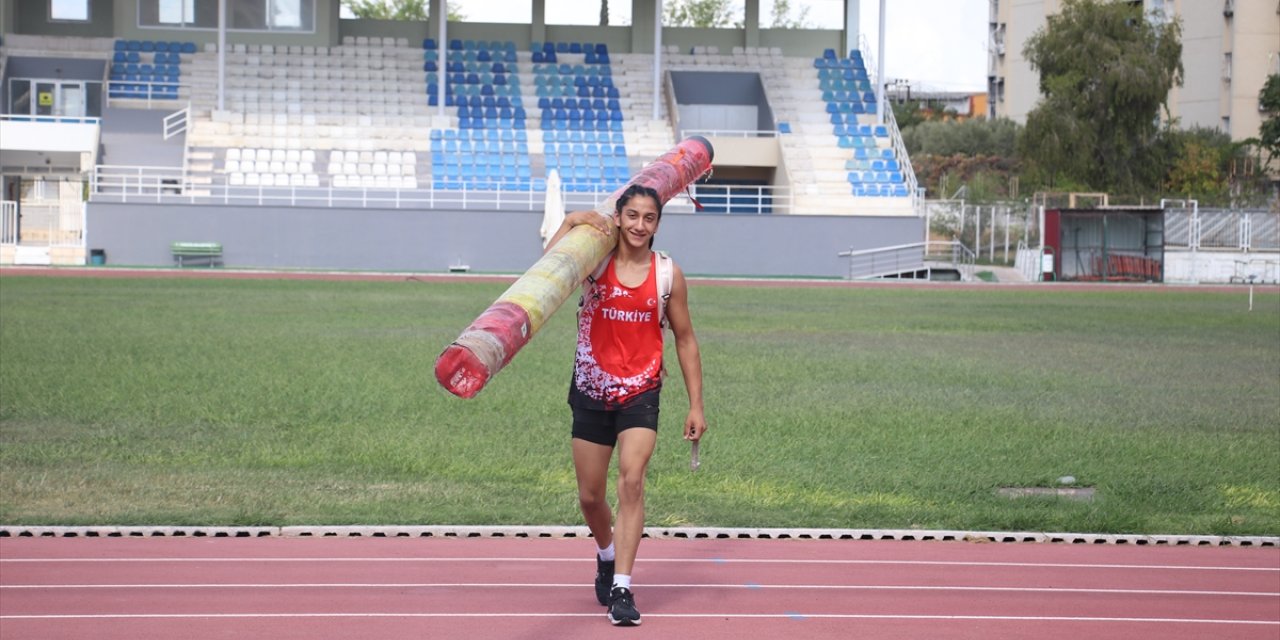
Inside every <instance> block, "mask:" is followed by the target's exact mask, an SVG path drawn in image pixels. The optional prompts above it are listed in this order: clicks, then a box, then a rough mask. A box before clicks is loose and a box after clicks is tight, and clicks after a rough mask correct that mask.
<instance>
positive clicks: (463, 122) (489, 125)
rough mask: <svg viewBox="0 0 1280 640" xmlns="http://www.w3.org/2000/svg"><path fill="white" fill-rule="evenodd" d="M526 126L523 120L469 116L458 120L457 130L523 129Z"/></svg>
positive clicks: (525, 121)
mask: <svg viewBox="0 0 1280 640" xmlns="http://www.w3.org/2000/svg"><path fill="white" fill-rule="evenodd" d="M526 126H527V120H525V119H524V118H503V117H501V116H499V117H497V118H487V117H484V116H471V117H470V118H458V128H459V129H511V128H515V129H523V128H525V127H526Z"/></svg>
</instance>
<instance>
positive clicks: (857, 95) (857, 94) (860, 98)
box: [822, 91, 876, 102]
mask: <svg viewBox="0 0 1280 640" xmlns="http://www.w3.org/2000/svg"><path fill="white" fill-rule="evenodd" d="M822 99H823V101H825V102H875V101H876V94H875V92H874V91H823V92H822Z"/></svg>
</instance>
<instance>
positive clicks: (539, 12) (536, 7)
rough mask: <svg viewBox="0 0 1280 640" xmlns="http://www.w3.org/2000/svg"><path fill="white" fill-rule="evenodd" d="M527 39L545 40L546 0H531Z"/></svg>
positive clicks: (533, 40)
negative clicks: (530, 18)
mask: <svg viewBox="0 0 1280 640" xmlns="http://www.w3.org/2000/svg"><path fill="white" fill-rule="evenodd" d="M529 41H530V42H546V41H547V0H533V18H532V20H531V21H530V23H529Z"/></svg>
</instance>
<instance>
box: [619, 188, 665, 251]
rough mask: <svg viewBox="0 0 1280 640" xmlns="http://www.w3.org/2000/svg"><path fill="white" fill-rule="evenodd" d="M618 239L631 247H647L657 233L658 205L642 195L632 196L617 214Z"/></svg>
mask: <svg viewBox="0 0 1280 640" xmlns="http://www.w3.org/2000/svg"><path fill="white" fill-rule="evenodd" d="M618 231H619V238H621V241H622V242H625V243H627V244H629V245H631V246H633V247H636V248H641V247H648V246H649V239H650V238H652V237H653V234H655V233H657V232H658V203H657V202H655V201H654V199H653V198H651V197H649V196H644V195H636V196H632V197H631V199H630V200H628V201H627V203H626V204H624V205H622V211H621V212H619V213H618Z"/></svg>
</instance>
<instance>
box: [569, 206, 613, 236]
mask: <svg viewBox="0 0 1280 640" xmlns="http://www.w3.org/2000/svg"><path fill="white" fill-rule="evenodd" d="M612 222H613V221H612V220H611V219H610V218H607V217H605V216H603V215H601V214H600V213H597V212H595V211H574V212H573V213H571V214H569V215H567V216H565V217H564V224H565V226H566V228H570V229H572V228H573V227H576V226H578V225H580V224H588V225H591V226H592V227H595V229H596V231H599V232H600V233H603V234H605V235H606V236H607V235H609V234H611V233H613V224H612Z"/></svg>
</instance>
